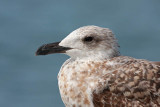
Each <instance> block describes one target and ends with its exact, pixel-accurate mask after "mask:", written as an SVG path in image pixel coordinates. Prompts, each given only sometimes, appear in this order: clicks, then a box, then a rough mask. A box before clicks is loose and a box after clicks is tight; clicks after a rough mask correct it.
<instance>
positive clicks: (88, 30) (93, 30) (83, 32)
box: [69, 26, 112, 37]
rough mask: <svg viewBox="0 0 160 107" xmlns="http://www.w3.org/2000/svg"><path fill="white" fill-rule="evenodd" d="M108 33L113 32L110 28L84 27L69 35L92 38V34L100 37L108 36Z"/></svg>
mask: <svg viewBox="0 0 160 107" xmlns="http://www.w3.org/2000/svg"><path fill="white" fill-rule="evenodd" d="M108 32H112V31H111V30H110V29H108V28H102V27H98V26H84V27H80V28H78V29H76V30H74V31H73V32H71V33H70V34H69V35H70V36H80V37H83V36H90V35H92V34H96V35H99V36H100V35H106V34H107V33H108Z"/></svg>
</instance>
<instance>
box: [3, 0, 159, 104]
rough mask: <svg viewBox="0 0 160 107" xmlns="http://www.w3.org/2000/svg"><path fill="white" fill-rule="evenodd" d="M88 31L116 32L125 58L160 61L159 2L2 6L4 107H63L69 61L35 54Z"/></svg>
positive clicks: (38, 1)
mask: <svg viewBox="0 0 160 107" xmlns="http://www.w3.org/2000/svg"><path fill="white" fill-rule="evenodd" d="M85 25H97V26H101V27H108V28H110V29H112V30H113V31H114V33H115V35H116V37H117V38H118V40H119V44H120V46H121V48H120V51H121V53H122V55H127V56H132V57H135V58H141V59H148V60H154V61H160V42H159V41H160V1H159V0H94V1H93V0H77V1H76V0H68V1H66V2H65V1H61V0H0V107H64V105H63V103H62V101H61V98H60V95H59V90H58V84H57V74H58V71H59V69H60V67H61V65H62V63H63V62H64V61H65V60H66V59H67V58H68V56H65V55H60V54H55V55H48V56H35V55H34V54H35V51H36V49H37V48H38V47H39V46H40V45H42V44H44V43H50V42H56V41H60V40H62V39H63V38H64V37H65V36H67V35H68V34H69V33H70V32H71V31H73V30H75V29H77V28H78V27H81V26H85Z"/></svg>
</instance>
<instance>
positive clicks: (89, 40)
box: [84, 37, 93, 42]
mask: <svg viewBox="0 0 160 107" xmlns="http://www.w3.org/2000/svg"><path fill="white" fill-rule="evenodd" d="M92 40H93V37H85V38H84V41H85V42H91V41H92Z"/></svg>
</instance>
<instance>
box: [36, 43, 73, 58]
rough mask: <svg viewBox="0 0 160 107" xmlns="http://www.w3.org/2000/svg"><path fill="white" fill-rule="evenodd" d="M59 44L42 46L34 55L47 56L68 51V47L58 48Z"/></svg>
mask: <svg viewBox="0 0 160 107" xmlns="http://www.w3.org/2000/svg"><path fill="white" fill-rule="evenodd" d="M59 43H60V42H56V43H49V44H44V45H42V46H41V47H39V48H38V49H37V51H36V55H48V54H52V53H65V52H66V51H67V50H70V49H71V48H69V47H63V46H59Z"/></svg>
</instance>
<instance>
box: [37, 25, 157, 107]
mask: <svg viewBox="0 0 160 107" xmlns="http://www.w3.org/2000/svg"><path fill="white" fill-rule="evenodd" d="M52 53H64V54H67V55H68V56H70V58H69V59H68V60H66V61H65V62H64V64H63V65H62V67H61V69H60V72H59V74H58V85H59V90H60V94H61V98H62V100H63V103H64V104H65V106H66V107H144V106H145V107H160V62H152V61H148V60H144V59H135V58H132V57H128V56H121V55H120V52H119V45H118V42H117V39H116V38H115V36H114V34H113V32H112V31H111V30H110V29H108V28H102V27H98V26H93V25H92V26H84V27H80V28H78V29H77V30H75V31H73V32H71V33H70V34H69V35H68V36H67V37H66V38H64V39H63V40H62V41H61V42H56V43H49V44H45V45H42V46H41V47H40V48H38V50H37V51H36V55H48V54H52Z"/></svg>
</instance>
